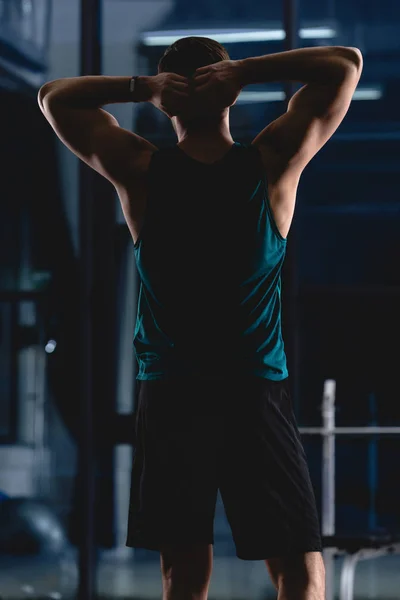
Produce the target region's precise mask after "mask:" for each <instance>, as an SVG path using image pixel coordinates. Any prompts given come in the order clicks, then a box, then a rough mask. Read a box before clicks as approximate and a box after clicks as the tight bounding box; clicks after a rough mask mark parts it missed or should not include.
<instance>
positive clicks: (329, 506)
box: [299, 379, 400, 600]
mask: <svg viewBox="0 0 400 600" xmlns="http://www.w3.org/2000/svg"><path fill="white" fill-rule="evenodd" d="M335 401H336V382H335V381H334V380H332V379H329V380H327V381H325V384H324V393H323V401H322V427H299V431H300V433H301V435H320V436H322V438H323V439H322V518H321V530H322V535H323V536H334V535H335V533H336V523H335V502H336V498H335V485H336V461H335V442H336V436H337V435H345V436H353V435H357V436H358V435H361V436H371V435H400V427H376V426H370V427H368V426H367V427H336V424H335ZM392 551H393V552H400V544H397V545H396V547H393V550H392ZM337 553H338V551H337V549H334V548H326V549H325V551H324V562H325V570H326V599H327V600H333V598H334V568H335V564H334V556H335V554H337ZM384 553H386V551H385V550H379V549H375V550H371V551H370V552H369V553H368V552H364V553H363V554H362V555H361V554H360V555H359V556H357V554H355V555H354V557H350V562H349V561H347V562H345V565H344V569H343V571H342V577H341V591H340V600H351V599H352V598H353V588H354V571H355V567H356V563H357V560H360V559H361V558H363V559H366V558H374V557H377V556H380V555H382V554H384Z"/></svg>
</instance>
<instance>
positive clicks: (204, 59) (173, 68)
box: [158, 36, 230, 77]
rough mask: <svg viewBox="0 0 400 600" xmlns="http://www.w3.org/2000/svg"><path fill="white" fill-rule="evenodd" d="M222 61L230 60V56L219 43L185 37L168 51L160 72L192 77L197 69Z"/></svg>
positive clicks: (160, 65)
mask: <svg viewBox="0 0 400 600" xmlns="http://www.w3.org/2000/svg"><path fill="white" fill-rule="evenodd" d="M221 60H230V56H229V54H228V52H227V50H226V49H225V48H224V46H222V45H221V44H220V43H219V42H217V41H215V40H212V39H210V38H207V37H200V36H199V37H197V36H191V37H184V38H180V39H179V40H177V41H176V42H174V43H173V44H171V46H169V47H168V48H167V49H166V51H165V52H164V54H163V56H162V58H161V59H160V62H159V63H158V72H159V73H177V74H178V75H182V77H191V76H192V75H194V73H195V71H196V69H199V68H200V67H205V66H206V65H211V64H213V63H216V62H220V61H221Z"/></svg>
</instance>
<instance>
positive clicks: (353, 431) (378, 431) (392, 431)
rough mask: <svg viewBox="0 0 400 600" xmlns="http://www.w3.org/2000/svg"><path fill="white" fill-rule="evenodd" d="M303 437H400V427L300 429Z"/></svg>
mask: <svg viewBox="0 0 400 600" xmlns="http://www.w3.org/2000/svg"><path fill="white" fill-rule="evenodd" d="M299 431H300V433H301V434H302V435H322V436H328V435H365V436H368V435H400V427H334V428H333V429H326V428H324V427H299Z"/></svg>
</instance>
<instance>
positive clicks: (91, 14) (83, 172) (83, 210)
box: [78, 0, 101, 600]
mask: <svg viewBox="0 0 400 600" xmlns="http://www.w3.org/2000/svg"><path fill="white" fill-rule="evenodd" d="M100 22H101V0H81V48H80V52H81V55H80V60H81V67H80V72H81V75H99V74H100V72H101V64H100V63H101V60H100ZM79 167H80V171H79V175H80V186H79V187H80V189H79V207H80V214H79V216H80V219H79V237H80V267H81V268H80V275H81V279H80V292H81V315H80V316H81V323H80V331H81V344H80V351H81V406H82V413H81V436H80V443H79V463H78V464H79V482H80V485H81V490H82V494H81V502H82V504H81V505H80V506H79V509H80V511H79V514H80V516H81V520H80V523H79V525H80V527H79V531H81V532H82V535H81V537H80V540H79V584H78V599H79V600H92V599H93V597H94V592H95V579H96V573H95V568H96V565H95V542H94V514H93V512H94V511H93V508H94V506H95V480H94V471H95V469H94V460H93V459H94V434H93V385H92V372H93V365H92V358H93V356H92V354H93V344H92V311H91V295H92V289H93V250H92V242H93V231H92V224H93V204H94V195H95V194H94V190H95V182H94V173H93V171H91V170H90V169H89V168H88V167H87V166H86V165H85V164H84V163H82V162H80V163H79Z"/></svg>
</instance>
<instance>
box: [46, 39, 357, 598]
mask: <svg viewBox="0 0 400 600" xmlns="http://www.w3.org/2000/svg"><path fill="white" fill-rule="evenodd" d="M362 63H363V61H362V55H361V53H360V51H359V50H358V49H357V48H346V47H319V48H304V49H299V50H293V51H290V52H282V53H277V54H272V55H267V56H261V57H254V58H247V59H244V60H238V61H232V60H230V58H229V55H228V54H227V52H226V50H225V49H224V48H223V47H222V46H221V45H220V44H218V43H217V42H215V41H214V40H211V39H208V38H201V37H192V38H183V39H181V40H178V41H177V42H175V43H174V44H173V45H172V46H171V47H169V48H168V49H167V50H166V52H165V54H164V56H163V57H162V59H161V61H160V63H159V68H158V74H157V75H156V76H154V77H140V78H138V79H136V78H134V79H133V82H134V83H135V86H133V91H132V86H131V85H130V84H131V78H130V77H78V78H72V79H61V80H57V81H52V82H49V83H47V84H46V85H44V86H43V87H42V88H41V90H40V92H39V104H40V107H41V109H42V111H43V113H44V115H45V116H46V118H47V119H48V121H49V122H50V124H51V126H52V127H53V129H54V130H55V132H56V133H57V135H58V136H59V138H60V139H61V140H62V141H63V142H64V144H66V146H68V148H70V149H71V150H72V151H73V152H74V153H75V154H76V155H77V156H78V157H79V158H81V159H82V160H84V161H85V162H86V163H87V164H89V165H90V166H91V167H92V168H93V169H95V170H97V171H98V172H99V173H101V174H102V175H103V176H104V177H106V178H107V179H109V180H110V181H111V182H112V184H113V185H114V186H115V189H116V190H117V192H118V196H119V199H120V201H121V205H122V208H123V211H124V214H125V218H126V222H127V224H128V227H129V229H130V231H131V234H132V238H133V241H134V250H135V254H136V262H137V267H138V272H139V275H140V280H141V285H140V297H139V305H138V314H137V319H136V328H135V351H136V356H137V360H138V364H139V371H138V375H137V380H138V381H137V383H138V385H139V384H140V387H139V395H138V413H137V420H136V452H135V458H134V465H133V470H132V489H131V508H130V514H129V527H128V529H129V530H128V539H127V545H128V546H133V547H142V548H148V549H153V550H157V551H159V552H160V554H161V570H162V581H163V599H164V600H189V599H190V600H205V599H206V598H207V593H208V588H209V584H210V578H211V572H212V560H213V546H212V544H213V541H214V538H213V518H214V510H215V502H216V498H217V490H218V489H219V490H220V492H221V497H222V500H223V502H224V506H225V510H226V514H227V518H228V521H229V524H230V526H231V529H232V534H233V539H234V542H235V545H236V551H237V556H238V557H239V558H241V559H243V560H265V562H266V565H267V567H268V570H269V573H270V576H271V579H272V581H273V583H274V584H275V586H276V588H277V590H278V598H279V600H323V599H324V597H325V591H324V585H325V581H324V579H325V577H324V565H323V560H322V555H321V552H322V546H321V538H320V529H319V523H318V515H317V510H316V506H315V499H314V495H313V490H312V486H311V482H310V478H309V472H308V467H307V464H306V457H305V454H304V450H303V447H302V444H301V441H300V436H299V433H298V429H297V425H296V422H295V417H294V415H293V410H292V405H291V400H290V396H289V389H288V372H287V367H286V358H285V352H284V347H283V341H282V335H281V321H280V308H281V306H280V274H281V268H282V264H283V260H284V256H285V248H286V238H287V235H288V232H289V228H290V225H291V221H292V217H293V213H294V207H295V199H296V192H297V187H298V183H299V179H300V176H301V174H302V172H303V170H304V168H305V167H306V165H307V164H308V163H309V162H310V160H311V159H312V158H313V156H315V154H316V153H317V152H318V151H319V150H320V149H321V148H322V146H323V145H324V144H325V143H326V142H327V141H328V140H329V138H330V137H331V136H332V134H333V133H334V132H335V130H336V129H337V127H338V126H339V125H340V123H341V121H342V120H343V118H344V117H345V115H346V113H347V110H348V108H349V105H350V102H351V99H352V96H353V93H354V91H355V88H356V86H357V83H358V81H359V78H360V75H361V72H362ZM279 80H282V81H283V80H293V81H297V82H301V83H303V84H304V85H303V87H302V88H301V89H300V90H299V91H298V92H297V93H296V94H295V95H294V96H293V98H292V99H291V101H290V103H289V107H288V111H287V112H286V113H285V114H284V115H282V116H281V117H280V118H278V119H276V120H275V121H274V122H272V123H270V124H269V125H268V126H267V127H266V128H265V129H264V130H263V131H262V132H261V133H260V134H259V135H258V136H257V137H256V138H255V139H254V140H253V142H252V143H251V144H243V143H238V142H234V140H233V138H232V136H231V133H230V129H229V108H230V106H232V105H234V104H235V102H236V100H237V97H238V95H239V94H240V91H241V90H242V89H243V87H244V86H246V85H248V84H255V83H264V82H270V81H279ZM129 101H136V102H140V101H143V102H145V101H147V102H151V103H152V104H153V105H154V106H156V107H157V108H158V109H160V110H162V111H163V112H164V113H165V114H166V115H167V116H168V117H169V118H170V119H171V121H172V125H173V127H174V129H175V132H176V134H177V137H178V144H177V145H175V146H173V147H170V148H164V149H162V150H159V149H158V148H156V147H155V146H154V145H153V144H151V143H149V142H148V141H146V140H145V139H143V138H141V137H139V136H138V135H135V134H134V133H131V132H129V131H126V130H124V129H121V128H120V127H119V126H118V123H117V121H116V120H115V119H114V117H112V116H111V115H110V114H109V113H107V112H105V111H104V110H103V109H102V108H101V107H102V106H103V105H106V104H110V103H115V102H129Z"/></svg>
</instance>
